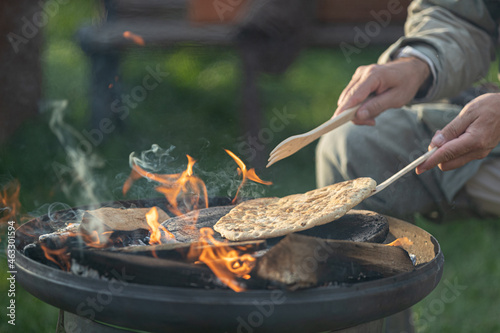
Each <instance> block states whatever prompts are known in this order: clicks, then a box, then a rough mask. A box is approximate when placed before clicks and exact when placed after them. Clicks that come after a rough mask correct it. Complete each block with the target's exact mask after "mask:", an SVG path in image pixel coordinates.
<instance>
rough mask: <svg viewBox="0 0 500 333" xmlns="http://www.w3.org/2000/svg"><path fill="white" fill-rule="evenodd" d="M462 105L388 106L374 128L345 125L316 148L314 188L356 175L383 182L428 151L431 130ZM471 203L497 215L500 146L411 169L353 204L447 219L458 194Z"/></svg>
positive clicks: (499, 213) (408, 215) (407, 216)
mask: <svg viewBox="0 0 500 333" xmlns="http://www.w3.org/2000/svg"><path fill="white" fill-rule="evenodd" d="M460 110H461V107H459V106H454V105H449V104H420V105H415V106H412V107H404V108H400V109H390V110H387V111H385V112H384V113H382V114H381V115H380V116H379V117H377V119H376V122H377V124H376V126H373V127H370V126H357V125H354V124H352V123H351V124H346V125H344V126H342V127H340V128H338V129H336V130H334V131H332V132H330V133H328V134H326V135H324V136H323V137H322V138H321V140H320V142H319V144H318V146H317V150H316V179H317V185H318V187H323V186H326V185H329V184H333V183H337V182H340V181H344V180H348V179H354V178H358V177H372V178H373V179H375V180H376V181H377V183H381V182H383V181H384V180H386V179H387V178H389V177H390V176H392V175H393V174H394V173H396V172H397V171H399V170H400V169H402V168H403V167H404V166H406V165H407V164H408V163H410V162H411V161H413V160H414V159H416V158H417V157H419V156H420V155H422V154H423V153H425V152H426V151H427V147H428V145H429V143H430V141H431V138H432V136H433V135H434V133H435V131H436V130H438V129H441V128H443V127H444V126H445V125H446V124H448V123H449V122H450V121H451V120H452V119H453V118H454V117H456V116H457V115H458V113H459V112H460ZM459 195H460V196H464V195H465V197H466V199H467V200H466V201H470V202H472V203H473V204H474V206H473V208H474V209H476V210H477V212H479V213H490V214H495V215H497V216H500V146H497V147H496V148H495V149H494V150H493V151H492V152H491V153H490V155H489V156H488V157H487V158H486V159H483V160H475V161H471V162H469V163H468V164H467V165H465V166H463V167H461V168H459V169H456V170H451V171H446V172H443V171H441V170H440V169H439V168H434V169H432V170H429V171H427V172H425V173H423V174H422V175H416V174H415V173H409V174H407V175H406V176H404V177H403V178H401V179H399V180H398V181H397V182H396V183H394V184H392V185H391V186H389V187H388V188H387V189H385V190H384V191H383V192H381V193H379V194H377V195H374V196H372V197H370V198H368V199H366V200H364V201H363V202H362V203H361V204H360V205H359V206H358V207H357V208H359V209H368V210H373V211H376V212H378V213H382V214H387V215H392V216H395V217H399V218H402V219H412V218H413V216H414V215H415V214H416V213H422V214H434V215H435V214H437V215H439V216H440V217H441V218H443V219H446V217H447V216H451V215H452V214H449V213H450V211H453V210H458V208H463V207H458V204H457V203H458V200H457V198H458V196H459Z"/></svg>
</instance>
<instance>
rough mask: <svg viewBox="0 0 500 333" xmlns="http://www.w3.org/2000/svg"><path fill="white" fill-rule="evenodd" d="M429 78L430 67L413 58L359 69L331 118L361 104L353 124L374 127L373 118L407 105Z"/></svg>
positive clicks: (341, 96)
mask: <svg viewBox="0 0 500 333" xmlns="http://www.w3.org/2000/svg"><path fill="white" fill-rule="evenodd" d="M429 76H430V69H429V65H427V63H426V62H424V61H422V60H420V59H418V58H415V57H408V58H400V59H396V60H395V61H392V62H389V63H386V64H383V65H369V66H361V67H359V68H358V69H357V70H356V72H355V73H354V75H353V77H352V79H351V82H349V84H348V85H347V87H346V88H345V89H344V91H343V92H342V94H341V95H340V98H339V100H338V108H337V110H336V111H335V113H334V115H333V116H334V117H335V116H337V115H339V114H340V113H341V112H343V111H345V110H346V109H349V108H351V107H353V106H356V105H358V104H359V103H362V102H363V101H364V100H366V99H367V98H368V96H370V95H374V97H371V98H370V99H369V100H367V101H366V102H364V103H363V105H361V107H360V108H359V110H358V111H357V112H356V116H355V117H354V119H353V122H354V123H355V124H357V125H372V126H373V125H375V117H376V116H378V115H379V114H380V113H382V112H383V111H385V110H387V109H390V108H396V107H401V106H403V105H405V104H407V103H409V102H410V101H411V100H412V99H413V98H414V97H415V95H416V94H417V92H418V90H419V89H420V88H421V87H422V85H423V84H424V82H426V80H427V79H428V78H429Z"/></svg>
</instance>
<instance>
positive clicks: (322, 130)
mask: <svg viewBox="0 0 500 333" xmlns="http://www.w3.org/2000/svg"><path fill="white" fill-rule="evenodd" d="M360 106H361V104H359V105H356V106H354V107H352V108H350V109H347V110H345V111H344V112H342V113H341V114H339V115H338V116H336V117H333V118H331V119H330V120H328V121H326V122H324V123H323V124H321V125H319V126H318V127H316V128H315V129H312V130H310V131H309V132H307V133H305V135H307V136H309V137H310V140H311V142H313V141H314V140H316V139H318V138H319V137H320V136H322V135H323V134H326V133H328V132H330V131H333V130H334V129H336V128H337V127H339V126H342V125H344V124H345V123H347V122H348V121H350V120H352V119H354V116H355V115H356V111H358V109H359V107H360Z"/></svg>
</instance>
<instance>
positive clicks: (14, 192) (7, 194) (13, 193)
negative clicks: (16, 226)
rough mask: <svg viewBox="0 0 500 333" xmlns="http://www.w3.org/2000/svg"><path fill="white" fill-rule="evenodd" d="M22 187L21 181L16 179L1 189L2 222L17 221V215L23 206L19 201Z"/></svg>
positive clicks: (0, 218)
mask: <svg viewBox="0 0 500 333" xmlns="http://www.w3.org/2000/svg"><path fill="white" fill-rule="evenodd" d="M20 189H21V186H20V185H19V182H18V181H17V179H14V180H12V181H10V182H9V183H8V184H6V185H5V186H4V187H3V188H2V189H1V190H0V224H1V223H6V222H8V221H16V215H17V214H18V213H19V208H20V207H21V202H20V201H19V191H20Z"/></svg>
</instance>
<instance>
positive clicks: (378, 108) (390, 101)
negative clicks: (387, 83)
mask: <svg viewBox="0 0 500 333" xmlns="http://www.w3.org/2000/svg"><path fill="white" fill-rule="evenodd" d="M398 101H399V96H398V93H397V90H394V89H389V90H387V91H386V92H383V93H381V94H379V95H376V96H375V97H373V98H370V99H369V100H368V101H366V103H364V104H363V105H362V106H361V107H360V108H359V111H358V112H357V113H356V118H355V119H354V120H353V122H354V123H355V124H359V125H368V124H371V123H374V122H375V118H376V117H377V116H378V115H379V114H381V113H382V112H384V111H385V110H387V109H390V108H394V107H399V106H401V105H400V103H399V102H398Z"/></svg>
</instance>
